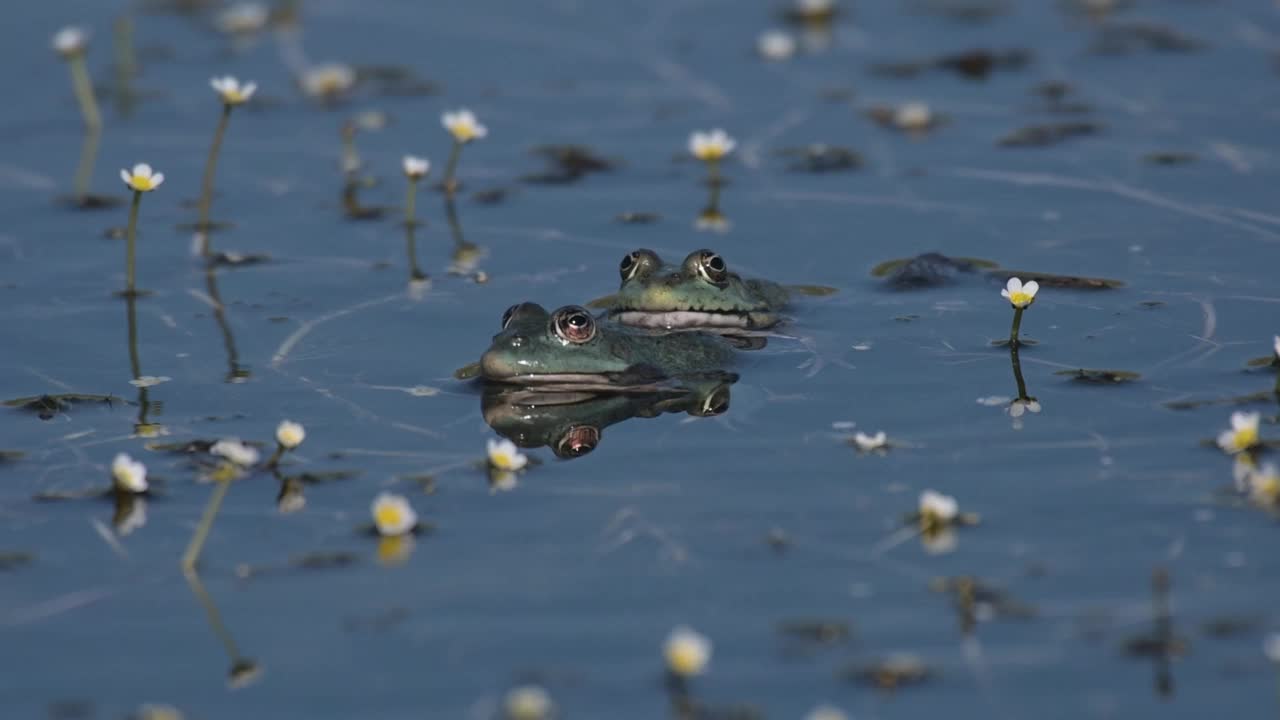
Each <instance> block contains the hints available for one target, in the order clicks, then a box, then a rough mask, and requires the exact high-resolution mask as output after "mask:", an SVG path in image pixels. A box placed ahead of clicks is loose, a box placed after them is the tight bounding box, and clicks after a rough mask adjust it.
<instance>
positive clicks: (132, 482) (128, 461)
mask: <svg viewBox="0 0 1280 720" xmlns="http://www.w3.org/2000/svg"><path fill="white" fill-rule="evenodd" d="M111 480H112V484H113V486H114V487H115V490H116V492H118V493H124V494H129V495H137V494H139V493H145V492H146V491H147V466H146V465H144V464H142V463H140V462H138V461H137V460H134V459H133V458H131V457H129V455H128V454H126V453H120V454H118V455H116V457H115V460H114V461H112V463H111Z"/></svg>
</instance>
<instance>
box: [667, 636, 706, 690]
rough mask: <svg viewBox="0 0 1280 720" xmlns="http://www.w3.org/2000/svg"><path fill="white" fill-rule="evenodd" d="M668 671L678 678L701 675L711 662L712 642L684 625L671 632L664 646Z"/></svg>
mask: <svg viewBox="0 0 1280 720" xmlns="http://www.w3.org/2000/svg"><path fill="white" fill-rule="evenodd" d="M662 656H663V658H664V659H665V660H666V662H667V671H668V672H669V673H670V674H671V675H673V676H675V677H677V678H681V679H684V678H691V677H694V676H697V675H701V674H702V673H703V672H704V671H705V670H706V668H707V664H708V663H710V662H711V640H709V639H708V638H707V636H706V635H703V634H702V633H700V632H698V631H696V630H694V629H692V628H689V627H685V626H683V625H681V626H679V627H677V628H675V629H674V630H672V631H671V634H670V635H668V636H667V640H666V642H665V643H663V645H662Z"/></svg>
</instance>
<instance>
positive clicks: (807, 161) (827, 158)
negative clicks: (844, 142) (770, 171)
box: [777, 143, 863, 174]
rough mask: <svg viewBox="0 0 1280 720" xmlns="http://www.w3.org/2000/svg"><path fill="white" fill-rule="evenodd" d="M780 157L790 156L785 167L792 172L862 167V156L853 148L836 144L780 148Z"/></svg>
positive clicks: (839, 170) (816, 171)
mask: <svg viewBox="0 0 1280 720" xmlns="http://www.w3.org/2000/svg"><path fill="white" fill-rule="evenodd" d="M777 154H778V155H779V156H780V157H786V158H792V159H793V160H792V162H791V163H790V164H788V165H787V169H788V170H791V171H792V172H809V173H818V174H821V173H829V172H844V171H848V170H857V169H858V168H860V167H862V163H863V160H862V156H861V155H859V154H858V153H857V152H855V151H854V150H851V149H849V148H846V147H840V146H837V145H827V144H825V143H814V144H812V145H805V146H802V147H791V148H782V149H781V150H778V151H777Z"/></svg>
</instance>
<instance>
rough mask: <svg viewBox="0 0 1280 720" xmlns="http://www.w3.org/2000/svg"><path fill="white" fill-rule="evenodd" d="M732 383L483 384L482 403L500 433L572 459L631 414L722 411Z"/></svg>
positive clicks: (526, 445) (707, 380)
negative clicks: (640, 387) (646, 387)
mask: <svg viewBox="0 0 1280 720" xmlns="http://www.w3.org/2000/svg"><path fill="white" fill-rule="evenodd" d="M732 384H733V383H732V381H730V380H726V379H723V378H719V377H708V378H705V379H692V380H690V381H689V382H688V384H687V386H684V387H670V388H660V389H658V390H655V391H654V392H645V393H636V394H621V393H599V392H584V391H580V390H565V391H561V392H539V391H536V390H534V391H531V390H528V389H525V388H519V387H511V386H503V385H494V386H490V387H487V388H486V389H485V392H484V394H483V395H482V397H481V403H480V408H481V412H482V413H483V415H484V421H485V422H486V423H488V425H489V427H491V428H493V429H494V430H495V431H496V432H497V433H498V434H499V435H502V436H503V437H506V438H509V439H510V440H511V441H513V442H515V443H516V444H517V445H519V446H520V447H523V448H537V447H543V446H546V447H549V448H551V451H552V452H553V453H555V455H556V457H559V458H561V459H565V460H570V459H573V458H579V457H582V456H584V455H586V454H588V453H590V452H591V451H592V450H595V449H596V447H597V446H598V445H599V444H600V441H601V436H602V435H603V433H604V429H605V428H607V427H609V426H610V425H615V424H617V423H620V422H623V421H626V420H630V419H632V418H638V417H639V418H655V417H659V416H661V415H665V414H668V413H687V414H688V415H690V416H692V417H712V416H716V415H721V414H723V413H725V412H726V411H727V410H728V409H729V398H730V393H729V388H730V386H731V385H732Z"/></svg>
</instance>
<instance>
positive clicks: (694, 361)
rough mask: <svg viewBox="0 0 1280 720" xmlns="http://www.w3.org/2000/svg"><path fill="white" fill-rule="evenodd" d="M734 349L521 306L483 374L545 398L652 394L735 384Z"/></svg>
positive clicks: (572, 309)
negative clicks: (695, 384)
mask: <svg viewBox="0 0 1280 720" xmlns="http://www.w3.org/2000/svg"><path fill="white" fill-rule="evenodd" d="M732 362H733V347H732V346H731V345H730V344H729V343H728V342H726V341H725V340H724V339H723V338H721V337H719V336H717V335H714V334H702V333H678V334H669V333H654V332H651V331H647V330H645V329H643V328H634V327H629V326H626V325H620V324H618V323H615V322H613V321H611V320H610V319H609V318H607V317H599V318H597V317H595V316H594V315H592V313H591V311H589V310H587V309H586V308H584V307H582V306H579V305H566V306H564V307H561V308H558V309H556V310H554V311H552V312H548V311H547V310H546V309H545V308H543V307H542V306H541V305H538V304H536V303H532V302H524V303H520V304H518V305H512V306H511V307H509V308H507V310H506V312H505V313H503V316H502V329H501V331H499V332H498V334H496V335H494V336H493V342H492V343H491V344H490V346H489V349H488V350H486V351H485V353H484V354H483V355H482V356H481V358H480V362H479V363H478V367H469V368H463V369H462V370H460V371H459V374H458V377H463V378H465V377H466V376H468V375H469V374H476V373H478V374H479V375H480V376H481V377H482V378H483V379H484V380H485V382H487V383H502V384H508V385H519V386H524V387H529V388H537V389H542V390H546V391H559V390H563V389H570V390H578V391H596V392H652V391H654V390H655V389H657V388H661V387H670V386H679V382H680V381H681V380H683V379H689V378H708V377H716V378H724V379H728V378H732V379H734V380H736V379H737V375H736V374H734V373H732V372H729V371H727V370H726V369H725V368H727V367H728V366H730V365H731V363H732Z"/></svg>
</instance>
